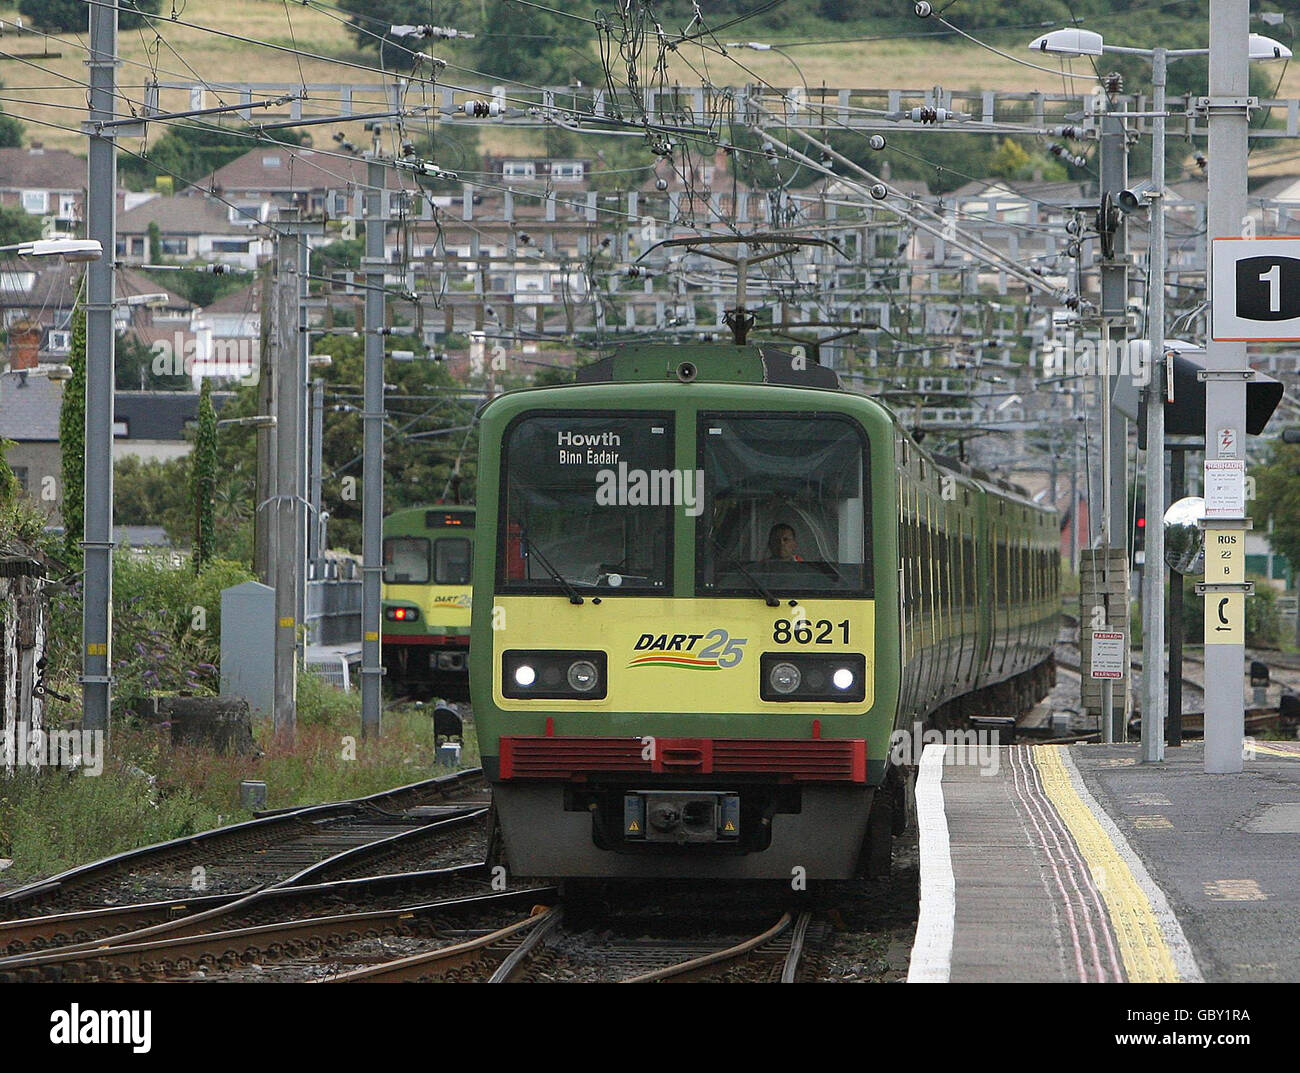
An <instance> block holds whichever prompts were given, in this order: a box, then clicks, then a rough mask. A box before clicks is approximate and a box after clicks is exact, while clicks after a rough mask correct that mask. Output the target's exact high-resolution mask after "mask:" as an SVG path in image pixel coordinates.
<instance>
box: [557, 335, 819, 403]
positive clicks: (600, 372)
mask: <svg viewBox="0 0 1300 1073" xmlns="http://www.w3.org/2000/svg"><path fill="white" fill-rule="evenodd" d="M664 380H679V381H684V382H691V381H695V380H699V381H703V382H706V383H726V384H780V385H782V386H783V387H808V388H822V389H825V390H829V391H839V390H841V388H840V378H839V377H838V376H837V375H836V374H835V370H834V369H828V368H827V367H826V366H824V365H820V364H818V362H817V359H816V356H815V355H813V356H810V355H809V354H808V353H807V351H806V350H803V349H800V348H798V347H797V346H796V347H794V348H787V347H780V346H775V345H773V344H770V343H749V344H745V345H744V346H737V345H736V344H734V343H697V344H691V345H686V346H668V345H665V344H662V343H645V344H636V343H633V344H629V345H627V346H623V347H620V348H619V349H618V350H617V351H615V352H614V353H613V354H610V355H607V356H606V357H603V358H598V359H597V360H596V361H593V362H591V363H590V364H589V365H584V366H582V367H581V368H580V369H578V371H577V382H578V383H579V384H608V383H615V382H622V383H628V382H636V381H640V382H647V381H650V382H653V381H664Z"/></svg>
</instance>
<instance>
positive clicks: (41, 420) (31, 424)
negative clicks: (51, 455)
mask: <svg viewBox="0 0 1300 1073" xmlns="http://www.w3.org/2000/svg"><path fill="white" fill-rule="evenodd" d="M62 405H63V383H62V381H59V380H51V379H50V378H49V377H48V376H27V375H25V374H23V373H21V372H18V373H0V437H3V438H4V439H7V440H14V441H16V442H18V443H49V442H57V441H58V438H59V409H60V407H61V406H62Z"/></svg>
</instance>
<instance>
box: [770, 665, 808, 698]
mask: <svg viewBox="0 0 1300 1073" xmlns="http://www.w3.org/2000/svg"><path fill="white" fill-rule="evenodd" d="M767 680H768V682H769V683H770V684H771V686H772V688H773V689H775V690H776V691H777V692H778V693H793V692H794V691H795V690H796V689H798V688H799V683H800V682H802V681H803V675H802V674H800V673H799V668H798V667H796V666H795V665H794V664H793V663H778V664H777V665H776V666H775V667H773V668H772V669H771V671H769V672H768V675H767Z"/></svg>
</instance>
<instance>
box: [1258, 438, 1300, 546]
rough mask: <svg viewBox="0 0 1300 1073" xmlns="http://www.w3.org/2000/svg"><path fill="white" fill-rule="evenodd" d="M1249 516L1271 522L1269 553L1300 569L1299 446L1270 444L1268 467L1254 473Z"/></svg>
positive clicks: (1278, 441) (1279, 443)
mask: <svg viewBox="0 0 1300 1073" xmlns="http://www.w3.org/2000/svg"><path fill="white" fill-rule="evenodd" d="M1253 513H1254V514H1255V515H1256V516H1257V517H1258V518H1260V519H1263V520H1267V519H1268V518H1272V519H1273V531H1272V533H1270V534H1269V543H1271V544H1272V545H1273V550H1274V551H1276V552H1280V553H1281V554H1283V555H1285V556H1286V557H1287V560H1288V561H1289V562H1290V563H1291V565H1292V567H1296V566H1300V446H1298V445H1296V444H1289V443H1283V442H1282V441H1281V440H1275V441H1274V442H1273V449H1272V453H1271V454H1270V456H1269V460H1268V463H1267V464H1266V465H1265V466H1263V467H1262V468H1260V469H1258V470H1256V472H1255V510H1254V512H1253ZM1262 525H1263V522H1261V527H1262Z"/></svg>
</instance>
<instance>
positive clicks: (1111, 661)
mask: <svg viewBox="0 0 1300 1073" xmlns="http://www.w3.org/2000/svg"><path fill="white" fill-rule="evenodd" d="M1091 673H1092V677H1093V678H1103V679H1106V678H1110V679H1116V678H1123V677H1124V634H1122V633H1116V632H1113V631H1108V630H1093V631H1092V669H1091Z"/></svg>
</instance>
